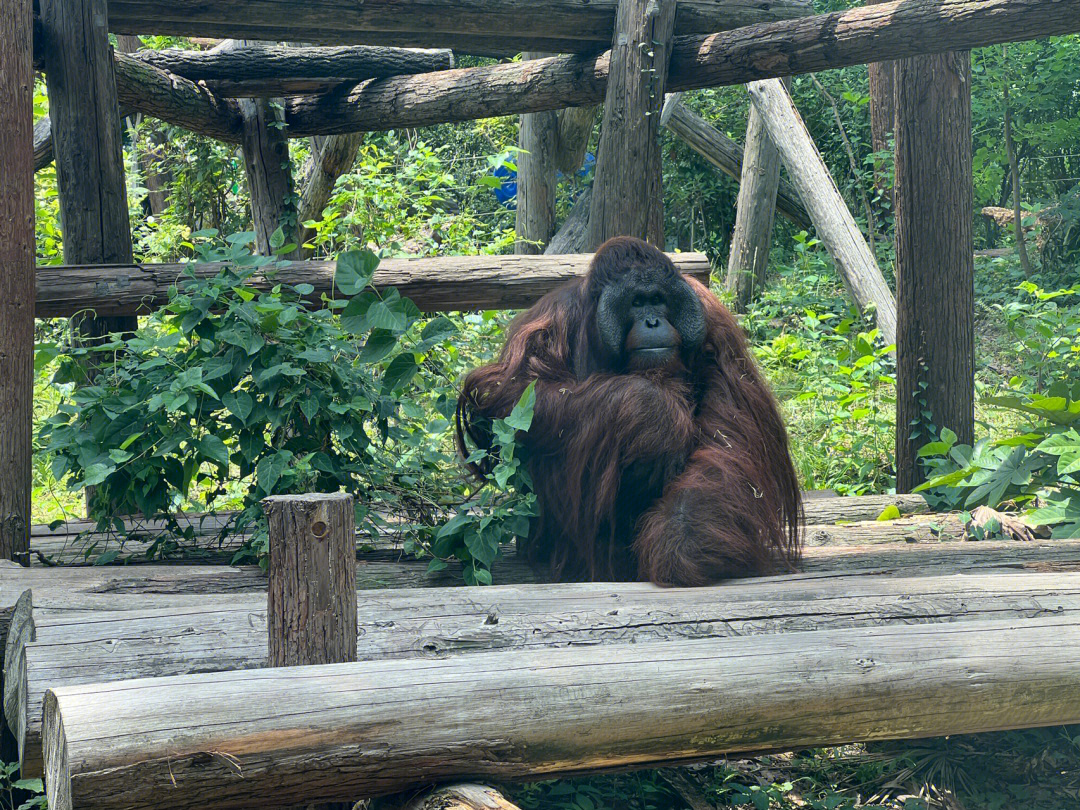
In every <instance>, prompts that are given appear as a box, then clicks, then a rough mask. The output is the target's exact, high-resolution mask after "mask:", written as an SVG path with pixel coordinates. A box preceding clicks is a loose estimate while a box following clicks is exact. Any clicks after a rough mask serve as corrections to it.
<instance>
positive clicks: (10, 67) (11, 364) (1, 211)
mask: <svg viewBox="0 0 1080 810" xmlns="http://www.w3.org/2000/svg"><path fill="white" fill-rule="evenodd" d="M32 19H33V18H32V3H31V2H30V0H5V2H4V4H3V8H0V380H3V384H2V385H0V558H2V559H9V560H10V559H18V560H25V559H26V552H27V549H28V548H29V541H30V490H31V489H32V488H33V472H32V469H31V457H32V455H33V441H32V433H33V416H34V307H33V306H32V305H31V304H30V303H29V302H30V301H31V300H32V299H31V296H32V295H34V292H33V285H34V269H33V265H34V162H33V160H32V158H31V149H32V147H33V144H34V129H33V122H34V71H33V67H32V51H33V45H32V41H31V30H32ZM35 157H36V156H35Z"/></svg>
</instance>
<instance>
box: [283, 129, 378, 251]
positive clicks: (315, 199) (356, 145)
mask: <svg viewBox="0 0 1080 810" xmlns="http://www.w3.org/2000/svg"><path fill="white" fill-rule="evenodd" d="M313 140H314V141H315V144H314V145H313V148H312V153H311V157H310V158H309V159H308V162H307V163H306V164H305V166H304V171H303V173H302V179H301V181H300V189H301V191H300V205H299V208H298V209H297V212H296V221H297V223H298V228H299V235H300V246H301V248H300V249H301V255H302V256H305V257H307V256H309V255H310V254H311V252H312V251H311V250H309V249H307V248H305V247H304V245H305V244H306V243H307V242H308V240H310V239H311V238H312V237H313V236H314V235H315V231H314V229H312V228H307V227H305V226H304V223H305V222H311V221H312V220H319V219H321V218H322V213H323V209H324V208H326V205H327V203H329V202H330V197H331V196H332V195H333V193H334V187H335V186H336V185H337V181H338V178H340V177H341V175H343V174H345V172H347V171H348V170H349V169H351V168H352V166H353V164H354V163H355V162H356V155H357V153H358V152H359V151H360V146H361V144H363V142H364V135H363V133H353V134H350V135H331V136H329V137H327V138H314V139H313Z"/></svg>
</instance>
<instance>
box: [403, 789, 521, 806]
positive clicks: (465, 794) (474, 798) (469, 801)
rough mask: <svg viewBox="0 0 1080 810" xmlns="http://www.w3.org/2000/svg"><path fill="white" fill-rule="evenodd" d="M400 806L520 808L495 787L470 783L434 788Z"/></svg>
mask: <svg viewBox="0 0 1080 810" xmlns="http://www.w3.org/2000/svg"><path fill="white" fill-rule="evenodd" d="M399 807H400V810H520V808H518V806H517V805H516V804H514V803H513V802H511V801H509V800H508V799H507V798H506V797H505V796H503V795H502V794H501V793H499V791H497V790H495V788H492V787H488V786H487V785H473V784H468V783H465V784H460V785H448V786H446V787H438V788H433V789H432V790H430V791H428V792H426V793H422V794H420V795H419V796H417V797H415V798H413V799H412V800H410V801H407V802H405V804H403V805H400V806H399Z"/></svg>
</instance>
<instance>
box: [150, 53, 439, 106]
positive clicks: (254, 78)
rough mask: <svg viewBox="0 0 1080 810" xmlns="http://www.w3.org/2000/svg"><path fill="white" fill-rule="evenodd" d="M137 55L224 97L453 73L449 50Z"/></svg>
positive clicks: (271, 94) (285, 93)
mask: <svg viewBox="0 0 1080 810" xmlns="http://www.w3.org/2000/svg"><path fill="white" fill-rule="evenodd" d="M133 56H134V57H135V58H136V59H139V60H140V61H142V62H146V63H147V64H150V65H153V66H154V67H157V68H159V69H161V70H164V71H167V72H169V73H173V74H176V75H177V76H183V77H184V78H185V79H190V80H191V81H193V82H204V83H205V84H206V86H207V87H208V88H209V89H210V91H211V92H213V93H215V94H216V95H218V96H220V97H244V96H264V97H280V96H294V95H300V94H310V93H315V92H321V91H323V90H326V89H328V88H330V87H334V86H336V85H339V84H343V83H351V84H356V83H358V82H361V81H365V80H367V79H383V78H386V77H388V76H400V75H403V74H415V73H430V72H431V71H435V70H450V69H451V68H453V66H454V54H453V52H452V51H450V50H447V49H441V50H421V49H416V48H384V47H371V46H363V45H359V46H352V47H340V48H309V47H295V48H286V47H281V46H253V47H248V48H238V49H234V50H221V51H191V50H183V49H180V48H169V49H167V50H161V51H153V50H142V51H139V52H137V53H135V54H133Z"/></svg>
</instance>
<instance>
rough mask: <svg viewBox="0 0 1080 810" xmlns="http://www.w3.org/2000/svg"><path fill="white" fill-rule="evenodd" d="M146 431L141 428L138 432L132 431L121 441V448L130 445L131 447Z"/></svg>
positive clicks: (126, 447) (124, 448) (123, 448)
mask: <svg viewBox="0 0 1080 810" xmlns="http://www.w3.org/2000/svg"><path fill="white" fill-rule="evenodd" d="M145 432H146V431H145V430H140V431H139V432H138V433H132V434H131V435H130V436H128V437H127V438H126V439H124V441H122V442H121V443H120V449H121V450H127V449H128V448H129V447H131V445H132V444H134V442H135V440H136V439H138V438H139V437H140V436H142V435H143V434H144V433H145Z"/></svg>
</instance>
